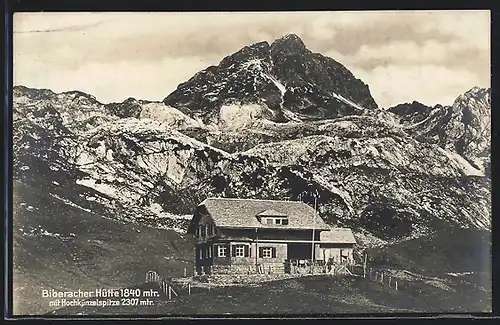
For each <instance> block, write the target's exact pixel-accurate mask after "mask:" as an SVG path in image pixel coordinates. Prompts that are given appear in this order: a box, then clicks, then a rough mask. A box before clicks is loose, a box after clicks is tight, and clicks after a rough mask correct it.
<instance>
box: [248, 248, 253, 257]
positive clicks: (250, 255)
mask: <svg viewBox="0 0 500 325" xmlns="http://www.w3.org/2000/svg"><path fill="white" fill-rule="evenodd" d="M248 257H252V246H248Z"/></svg>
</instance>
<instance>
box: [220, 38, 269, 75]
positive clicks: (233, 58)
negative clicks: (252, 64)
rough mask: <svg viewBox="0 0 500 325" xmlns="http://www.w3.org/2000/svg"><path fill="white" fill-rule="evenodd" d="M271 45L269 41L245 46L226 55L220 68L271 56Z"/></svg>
mask: <svg viewBox="0 0 500 325" xmlns="http://www.w3.org/2000/svg"><path fill="white" fill-rule="evenodd" d="M269 52H270V47H269V43H268V42H265V41H264V42H258V43H254V44H251V45H247V46H245V47H243V48H242V49H241V50H239V51H237V52H235V53H233V54H231V55H229V56H227V57H225V58H224V59H223V60H222V61H221V62H220V64H219V68H220V69H227V68H229V67H230V66H231V65H233V64H235V63H238V62H244V61H250V60H255V59H265V58H268V57H269Z"/></svg>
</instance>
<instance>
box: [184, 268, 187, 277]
mask: <svg viewBox="0 0 500 325" xmlns="http://www.w3.org/2000/svg"><path fill="white" fill-rule="evenodd" d="M184 277H187V269H186V268H184Z"/></svg>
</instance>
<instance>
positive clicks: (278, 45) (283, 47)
mask: <svg viewBox="0 0 500 325" xmlns="http://www.w3.org/2000/svg"><path fill="white" fill-rule="evenodd" d="M271 50H272V51H273V52H276V51H280V52H282V53H287V52H288V53H304V52H305V51H306V50H307V48H306V45H305V44H304V42H303V41H302V39H301V38H300V37H299V36H297V35H296V34H286V35H284V36H282V37H280V38H278V39H276V40H275V41H274V42H273V43H272V44H271Z"/></svg>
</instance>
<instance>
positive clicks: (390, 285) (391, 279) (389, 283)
mask: <svg viewBox="0 0 500 325" xmlns="http://www.w3.org/2000/svg"><path fill="white" fill-rule="evenodd" d="M391 280H392V278H391V276H390V275H389V287H390V286H391Z"/></svg>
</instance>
